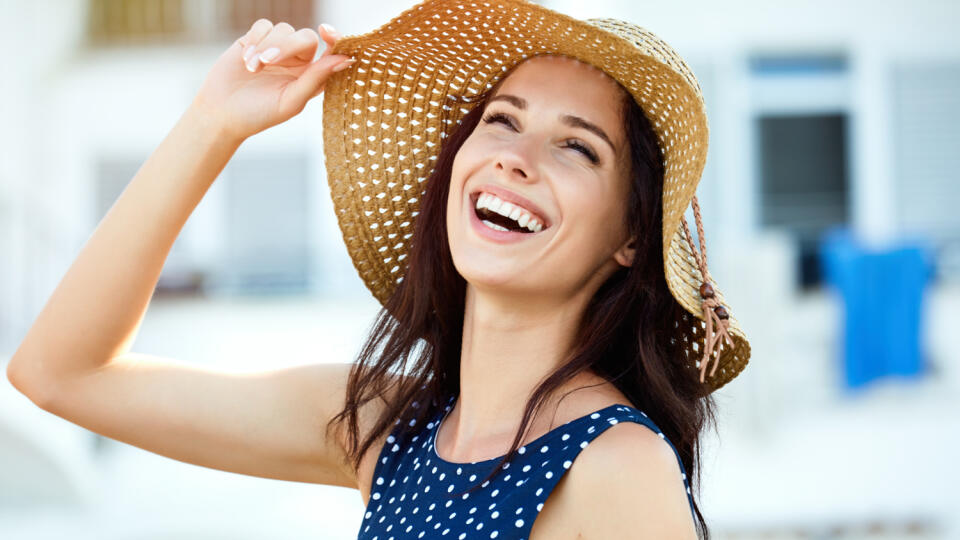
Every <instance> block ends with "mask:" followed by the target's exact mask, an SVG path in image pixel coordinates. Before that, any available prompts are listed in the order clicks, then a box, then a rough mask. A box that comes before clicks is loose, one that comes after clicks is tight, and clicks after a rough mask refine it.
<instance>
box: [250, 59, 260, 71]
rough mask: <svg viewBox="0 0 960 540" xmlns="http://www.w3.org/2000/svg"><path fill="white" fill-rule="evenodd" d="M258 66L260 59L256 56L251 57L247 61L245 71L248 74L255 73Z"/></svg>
mask: <svg viewBox="0 0 960 540" xmlns="http://www.w3.org/2000/svg"><path fill="white" fill-rule="evenodd" d="M258 65H260V59H259V58H257V57H256V56H251V57H250V58H249V59H247V71H249V72H250V73H253V72H254V71H256V70H257V66H258Z"/></svg>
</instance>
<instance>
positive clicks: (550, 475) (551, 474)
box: [544, 471, 553, 478]
mask: <svg viewBox="0 0 960 540" xmlns="http://www.w3.org/2000/svg"><path fill="white" fill-rule="evenodd" d="M544 476H546V477H547V478H553V471H547V474H545V475H544Z"/></svg>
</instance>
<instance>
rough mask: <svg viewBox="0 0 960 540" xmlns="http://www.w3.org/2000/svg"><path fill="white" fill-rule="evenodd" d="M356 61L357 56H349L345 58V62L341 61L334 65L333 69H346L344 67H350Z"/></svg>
mask: <svg viewBox="0 0 960 540" xmlns="http://www.w3.org/2000/svg"><path fill="white" fill-rule="evenodd" d="M356 61H357V60H356V59H355V58H349V59H347V60H344V61H343V62H340V63H339V64H337V65H336V66H334V67H333V71H342V70H344V69H347V68H348V67H350V66H351V65H353V63H354V62H356Z"/></svg>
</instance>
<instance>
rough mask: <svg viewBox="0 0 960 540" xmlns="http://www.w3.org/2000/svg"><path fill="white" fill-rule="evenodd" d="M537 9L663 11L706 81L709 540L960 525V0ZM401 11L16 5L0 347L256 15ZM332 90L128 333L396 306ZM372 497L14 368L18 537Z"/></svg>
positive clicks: (306, 510)
mask: <svg viewBox="0 0 960 540" xmlns="http://www.w3.org/2000/svg"><path fill="white" fill-rule="evenodd" d="M540 3H542V4H543V5H545V6H547V7H550V8H553V9H556V10H559V11H561V12H564V13H568V14H570V15H572V16H574V17H577V18H588V17H616V18H621V19H625V20H630V21H634V22H637V23H638V24H641V25H642V26H645V27H646V28H648V29H650V30H652V31H653V32H655V33H656V34H658V35H659V36H660V37H662V38H664V39H665V40H666V41H667V42H669V43H670V44H671V45H673V46H674V47H675V48H676V49H677V50H678V51H679V52H680V54H681V55H682V56H683V57H684V58H685V59H686V60H687V61H688V63H689V64H690V66H691V67H692V68H693V71H694V72H695V73H696V75H697V77H698V78H699V80H700V83H701V86H702V88H703V91H704V95H705V100H706V103H707V110H708V114H709V119H710V126H711V141H710V153H709V157H708V162H707V169H706V171H705V174H704V178H703V181H702V183H701V184H700V187H699V189H698V195H699V200H700V204H701V207H702V210H703V221H704V225H705V228H706V234H707V245H708V255H709V261H710V268H711V270H712V273H713V275H714V277H715V279H716V280H717V282H718V283H719V284H720V286H721V288H722V291H723V293H724V295H725V297H726V299H727V300H728V302H729V305H730V307H731V310H732V312H733V314H734V316H735V317H737V319H738V320H739V321H740V323H741V325H742V327H743V328H744V329H745V331H746V333H747V335H748V337H749V338H750V340H751V343H752V346H753V354H752V357H751V359H750V363H749V365H748V366H747V368H746V370H745V371H744V372H743V373H742V374H741V375H740V376H739V377H738V378H737V379H736V380H734V381H733V382H731V383H730V384H729V385H728V386H727V387H725V388H723V389H721V390H720V391H718V392H717V394H716V395H717V399H718V402H719V405H720V411H721V417H720V423H719V426H718V428H719V429H718V432H717V433H713V432H710V433H708V434H707V435H706V440H705V450H704V459H703V462H702V467H703V487H702V495H701V497H700V498H699V501H700V503H701V508H702V510H703V512H704V514H705V517H706V519H707V521H708V523H709V524H710V526H711V528H712V531H713V533H714V534H715V535H716V537H717V538H719V539H721V540H724V539H726V540H733V539H740V540H752V539H761V538H762V539H777V540H779V539H800V538H803V539H881V538H882V539H895V538H896V539H934V538H936V539H948V538H949V539H957V538H960V500H958V499H957V498H956V497H954V496H953V495H954V493H953V492H954V490H955V488H956V484H957V481H958V480H960V473H958V472H957V469H956V464H957V457H958V456H960V450H958V449H957V447H958V445H960V414H958V413H960V354H958V352H957V347H956V332H957V328H958V325H960V310H958V309H957V306H960V210H958V209H957V206H958V205H960V189H958V188H957V185H958V181H960V172H958V171H960V148H958V145H960V38H958V31H957V28H958V22H960V2H956V1H955V0H940V1H934V0H914V1H911V2H903V1H892V0H873V1H866V0H864V1H852V0H829V1H827V0H809V1H806V2H791V3H786V2H766V1H760V0H728V1H726V2H711V1H703V2H693V1H673V2H660V3H652V2H627V1H621V2H615V1H604V0H592V1H591V2H579V1H573V0H553V1H546V0H544V1H542V2H540ZM411 5H413V2H409V1H399V0H350V1H342V0H327V1H320V0H306V1H298V0H275V1H267V0H262V1H261V0H194V1H189V2H188V1H185V0H34V1H30V2H26V1H19V2H17V1H12V0H3V1H0V6H2V11H0V13H3V21H4V25H3V27H4V30H3V32H0V50H2V51H3V54H2V56H3V60H4V69H3V76H0V119H2V121H0V260H2V261H3V263H2V264H0V363H2V366H3V367H4V368H5V365H6V362H7V360H8V359H9V356H10V355H11V354H12V353H13V351H14V350H16V348H17V346H18V345H19V343H20V341H21V340H22V338H23V336H24V335H25V333H26V331H27V329H28V328H29V327H30V325H31V324H32V322H33V320H34V318H35V317H36V316H37V314H38V313H39V311H40V309H41V308H42V307H43V305H44V303H45V302H46V300H47V299H48V297H49V295H50V293H51V292H52V291H53V289H54V287H55V286H56V285H57V283H58V282H59V280H60V279H61V278H62V276H63V274H64V272H65V271H66V270H67V268H68V266H69V265H70V263H71V262H72V261H73V259H74V258H75V257H76V255H77V254H78V253H79V250H80V248H81V247H82V245H83V244H84V242H85V241H86V240H87V238H88V237H89V235H90V234H91V233H92V232H93V230H94V229H95V227H96V226H97V224H98V222H99V220H100V219H101V218H102V217H103V216H104V215H105V213H106V211H107V210H108V209H109V207H110V206H111V205H112V204H113V202H114V201H115V200H116V198H117V196H118V195H119V194H120V192H121V191H122V190H123V188H124V187H125V186H126V184H127V182H128V181H129V180H130V179H131V178H132V177H133V175H134V174H135V173H136V172H137V170H138V168H139V167H140V165H142V163H143V162H144V161H145V160H146V158H147V157H148V156H149V155H150V153H151V152H153V150H154V149H155V147H156V146H157V145H158V144H159V142H160V141H161V140H162V139H163V137H164V136H165V135H166V133H167V132H168V131H169V130H170V128H171V127H173V125H174V124H175V122H176V121H177V119H178V118H179V116H180V114H181V113H182V112H183V110H184V109H185V108H186V106H187V105H188V104H189V103H190V100H191V99H192V97H193V95H194V93H195V92H196V90H197V89H198V88H199V84H200V82H201V81H202V79H203V77H204V76H205V75H206V73H207V70H208V69H209V67H210V66H212V64H213V62H214V61H215V60H216V58H217V57H218V56H219V55H220V54H221V53H222V52H223V51H224V50H225V49H226V48H227V47H228V46H229V45H230V44H231V42H232V41H233V40H234V39H236V38H237V37H239V36H240V35H242V34H243V33H245V32H246V30H247V29H248V28H249V26H250V25H251V24H252V22H253V21H254V20H256V19H257V18H259V17H266V18H268V19H270V20H271V21H273V22H279V21H286V22H289V23H291V24H292V25H293V26H294V27H295V28H301V27H310V28H314V29H316V26H317V25H318V24H319V23H321V22H327V23H330V24H332V25H333V26H334V27H335V28H336V29H337V30H339V31H340V32H341V33H342V34H357V33H362V32H366V31H369V30H372V29H373V28H375V27H377V26H379V25H381V24H383V23H385V22H386V21H387V20H388V19H389V18H391V17H393V16H395V15H397V14H399V13H400V12H401V11H402V10H404V9H406V8H407V7H410V6H411ZM321 100H322V97H319V98H317V99H315V100H313V101H311V102H310V104H309V105H308V106H307V108H306V109H305V110H304V111H303V113H301V114H300V115H298V116H297V117H295V118H293V119H291V120H290V121H288V122H286V123H284V124H281V125H279V126H276V127H274V128H272V129H270V130H268V131H266V132H263V133H260V134H258V135H256V136H255V137H253V138H251V139H250V140H248V141H246V142H245V143H244V144H243V146H242V147H241V148H240V150H239V151H238V152H237V154H236V155H235V157H234V158H233V159H232V160H231V162H230V163H229V164H228V165H227V167H226V169H225V170H224V171H223V173H222V174H221V178H218V180H217V181H216V182H215V183H214V185H213V186H212V187H211V189H210V190H209V191H208V193H207V195H206V197H205V198H204V200H203V201H202V203H201V204H200V205H199V206H198V207H197V209H196V211H195V212H194V214H193V215H192V216H191V218H190V220H189V221H188V222H187V224H186V226H185V228H184V230H183V232H182V234H181V235H180V236H179V238H178V239H177V242H176V244H175V245H174V246H173V249H172V252H171V253H170V256H169V258H168V259H167V262H166V266H165V267H164V270H163V275H162V276H161V278H160V281H159V283H158V285H157V290H156V293H155V296H154V298H153V300H152V302H151V305H150V309H149V311H148V313H147V315H146V319H145V321H144V323H143V326H142V328H141V330H140V333H139V335H138V338H137V341H136V344H135V346H134V350H135V351H137V352H144V353H149V354H157V355H164V356H170V357H174V358H177V359H179V360H184V361H189V362H193V363H196V364H200V365H207V366H216V367H219V368H223V369H237V370H254V369H269V368H274V367H282V366H289V365H295V364H303V363H312V362H342V361H349V360H351V359H352V358H353V356H354V355H355V353H356V352H357V350H358V347H359V345H360V343H361V341H362V339H363V337H364V335H365V332H366V330H367V328H368V326H369V324H370V323H371V322H372V320H373V317H374V315H375V313H376V311H377V308H378V304H377V303H376V302H375V301H374V300H373V298H372V297H371V296H370V294H369V293H368V292H367V291H366V289H365V288H364V286H363V284H362V283H361V281H360V279H359V278H358V277H357V275H356V273H355V272H354V269H353V266H352V264H351V262H350V260H349V258H348V257H347V254H346V250H345V248H344V246H343V243H342V241H341V237H340V234H339V230H338V228H337V225H336V221H335V218H334V214H333V211H332V205H331V203H330V198H329V192H328V189H327V185H326V178H325V171H324V167H323V149H322V141H321V138H322V137H321V128H320V121H321V112H322V103H321ZM688 222H689V223H691V224H692V223H693V217H692V213H689V212H688ZM118 263H119V264H123V261H118ZM362 514H363V505H362V502H361V499H360V496H359V492H357V491H355V490H350V489H346V488H340V487H328V486H318V485H309V484H301V483H295V482H284V481H276V480H267V479H259V478H251V477H245V476H241V475H237V474H233V473H227V472H222V471H216V470H210V469H204V468H201V467H197V466H194V465H189V464H184V463H181V462H177V461H174V460H171V459H168V458H165V457H162V456H159V455H156V454H152V453H149V452H146V451H144V450H141V449H139V448H136V447H133V446H129V445H125V444H121V443H117V442H116V441H113V440H110V439H106V438H104V437H101V436H99V435H97V434H95V433H92V432H90V431H87V430H85V429H83V428H80V427H78V426H76V425H73V424H71V423H69V422H67V421H65V420H62V419H61V418H59V417H56V416H54V415H51V414H49V413H46V412H44V411H43V410H41V409H39V408H37V407H36V406H34V405H33V404H32V403H31V402H30V401H29V400H28V399H27V398H26V397H24V396H23V395H21V394H19V393H18V392H17V391H16V390H15V389H14V388H13V387H12V386H11V385H10V384H9V382H8V381H7V380H6V378H5V377H4V378H3V380H2V381H0V538H4V539H16V540H37V539H47V538H57V539H60V538H75V539H88V538H89V539H94V538H96V539H136V540H161V539H197V540H200V539H204V540H207V539H226V538H230V539H262V538H291V539H293V538H307V537H310V538H330V539H340V538H351V537H352V538H355V537H356V534H357V531H358V529H359V524H360V520H361V518H362Z"/></svg>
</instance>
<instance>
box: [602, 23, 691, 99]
mask: <svg viewBox="0 0 960 540" xmlns="http://www.w3.org/2000/svg"><path fill="white" fill-rule="evenodd" d="M583 22H585V23H587V24H589V25H591V26H595V27H597V28H599V29H600V30H603V31H606V32H609V33H611V34H614V35H616V36H618V37H620V38H623V39H625V40H627V41H629V42H630V44H631V45H633V46H634V47H636V48H637V49H638V50H639V51H640V52H641V53H643V54H646V55H649V56H652V57H653V58H655V59H656V60H657V61H659V62H661V63H662V64H664V65H666V66H668V67H669V68H670V69H672V70H673V71H675V72H676V73H677V74H678V75H680V76H682V77H683V78H684V79H685V80H686V81H687V84H689V85H690V87H691V88H692V89H694V90H695V91H696V94H697V98H698V99H699V100H700V102H701V103H702V102H703V91H702V90H701V89H700V82H699V81H698V80H697V77H696V76H695V75H694V74H693V70H692V69H690V66H688V65H687V63H686V62H684V60H683V57H681V56H680V55H679V54H678V53H677V51H676V50H674V48H673V47H671V46H670V45H669V44H668V43H667V42H666V41H664V40H662V39H660V38H659V37H658V36H657V35H656V34H654V33H653V32H651V31H649V30H647V29H646V28H644V27H642V26H639V25H636V24H633V23H631V22H627V21H621V20H620V19H612V18H607V17H600V18H593V19H585V20H584V21H583Z"/></svg>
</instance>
